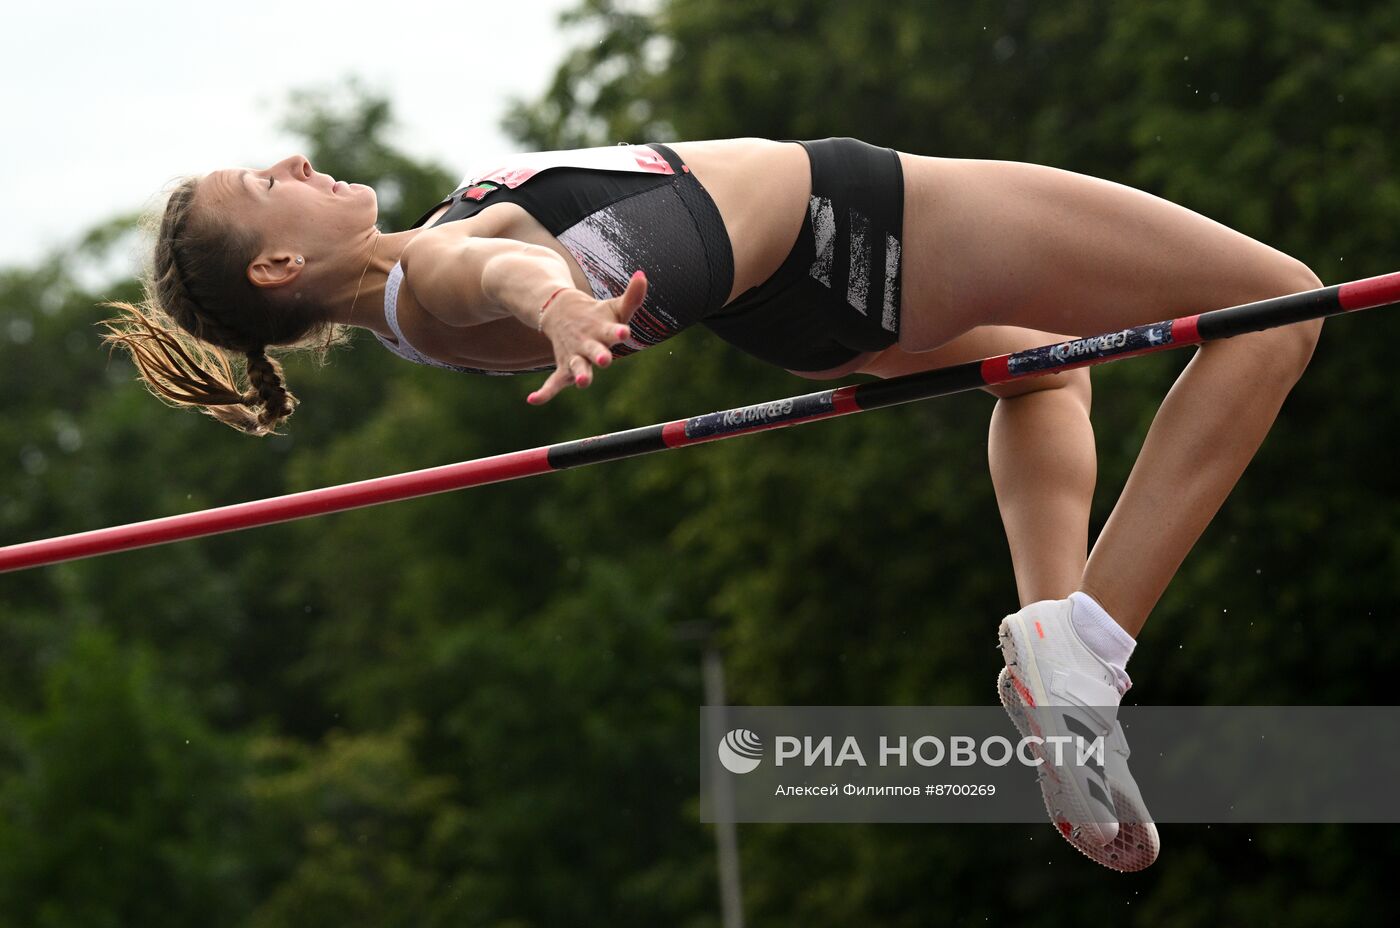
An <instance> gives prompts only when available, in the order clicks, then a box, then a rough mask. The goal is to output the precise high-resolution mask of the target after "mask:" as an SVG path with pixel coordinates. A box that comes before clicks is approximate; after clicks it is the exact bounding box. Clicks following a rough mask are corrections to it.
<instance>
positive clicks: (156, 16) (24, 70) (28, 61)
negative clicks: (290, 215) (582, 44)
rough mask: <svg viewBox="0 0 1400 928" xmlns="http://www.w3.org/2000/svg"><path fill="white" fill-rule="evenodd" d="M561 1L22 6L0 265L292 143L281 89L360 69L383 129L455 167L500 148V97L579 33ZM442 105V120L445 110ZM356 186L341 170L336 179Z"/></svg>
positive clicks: (7, 41)
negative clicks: (385, 100)
mask: <svg viewBox="0 0 1400 928" xmlns="http://www.w3.org/2000/svg"><path fill="white" fill-rule="evenodd" d="M576 5H577V0H508V2H505V3H491V4H477V3H472V2H470V0H466V2H463V0H458V2H449V0H393V2H384V3H377V4H373V5H370V4H361V3H352V2H345V0H278V2H268V0H239V2H228V3H202V2H199V0H127V2H123V3H106V2H93V3H76V2H71V0H33V2H21V3H15V4H11V5H10V6H9V7H7V10H8V12H7V13H6V14H5V23H4V26H3V28H0V100H3V101H4V104H5V110H6V114H5V115H6V118H7V119H8V124H7V125H6V131H5V133H4V137H5V138H4V144H3V145H0V203H3V204H4V209H5V221H4V223H3V224H0V266H7V265H15V264H24V263H27V262H30V261H32V260H34V259H35V258H37V257H38V256H39V255H40V254H42V253H43V252H45V251H46V250H47V249H48V248H50V247H54V246H58V245H60V244H62V243H64V242H67V241H70V240H72V239H73V238H75V237H77V236H78V235H80V234H81V233H82V232H83V231H84V230H86V229H87V228H89V227H90V226H92V225H94V224H95V223H97V222H98V221H100V220H103V219H106V218H108V217H110V216H112V215H114V214H116V213H119V212H122V211H126V210H130V209H137V208H141V207H143V206H146V205H149V203H150V202H151V201H152V199H153V197H154V196H155V195H156V194H157V193H158V192H159V191H160V190H161V189H162V188H163V187H164V186H165V185H166V183H167V182H169V181H170V180H171V179H173V178H174V177H176V176H178V175H182V174H194V173H204V172H206V171H210V170H213V169H215V168H219V167H226V166H233V165H242V166H253V167H260V166H264V165H266V164H268V163H271V162H273V161H276V160H278V159H280V158H283V157H285V156H287V155H288V154H291V153H292V152H294V151H298V150H301V148H302V147H303V146H301V145H300V143H299V142H298V141H297V140H296V139H295V138H293V137H292V136H290V135H288V134H286V133H283V132H279V131H277V128H276V125H277V123H278V122H279V121H280V118H281V117H282V116H283V115H284V114H285V113H286V108H287V105H288V102H287V101H288V91H290V90H293V89H300V88H305V87H319V86H325V85H332V84H334V83H336V82H340V81H344V79H345V78H346V77H347V76H349V75H358V76H359V77H360V78H362V80H363V82H364V83H365V84H366V85H367V86H368V87H370V88H372V89H376V90H381V91H383V92H385V93H387V94H388V96H389V98H390V99H391V101H392V102H393V109H394V114H395V116H396V117H397V119H398V122H399V124H400V125H399V130H398V134H397V135H396V136H394V137H393V138H392V141H393V142H394V143H395V144H396V145H398V146H399V147H400V148H402V149H403V150H405V151H406V152H408V153H409V154H410V155H412V156H414V157H417V158H433V159H436V160H439V161H441V162H442V163H443V164H445V165H446V166H447V167H448V168H450V169H452V170H454V171H455V170H457V169H459V168H460V169H461V170H465V169H466V162H467V161H468V160H469V159H470V160H472V161H475V160H476V157H477V156H484V157H488V158H489V157H491V156H493V155H496V154H507V153H509V152H510V151H513V150H515V148H516V147H517V146H513V145H512V144H511V143H510V142H509V140H508V139H507V138H506V136H505V135H504V134H503V133H502V132H501V130H500V128H499V125H500V121H501V116H502V115H503V113H504V110H505V107H506V104H507V102H508V101H509V99H510V98H511V97H512V96H516V97H523V98H527V99H528V98H533V97H535V96H537V95H538V94H539V93H541V92H542V91H543V90H544V88H545V86H546V85H547V83H548V81H549V78H550V77H551V76H552V74H553V71H554V68H555V67H556V65H557V64H558V63H559V61H560V60H562V57H563V55H564V53H565V51H566V50H567V49H568V48H569V47H571V46H572V45H573V44H574V43H576V42H578V41H581V40H582V39H581V36H580V35H579V34H578V33H576V32H575V33H565V32H563V31H561V30H560V28H559V27H558V25H557V21H558V15H559V13H560V12H562V11H563V10H566V9H570V8H572V7H574V6H576ZM454 113H455V115H453V114H454ZM346 179H347V180H354V178H346Z"/></svg>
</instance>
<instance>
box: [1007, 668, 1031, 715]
mask: <svg viewBox="0 0 1400 928" xmlns="http://www.w3.org/2000/svg"><path fill="white" fill-rule="evenodd" d="M1011 684H1012V685H1013V686H1015V687H1016V693H1017V694H1018V695H1019V696H1020V697H1021V701H1022V702H1024V703H1025V704H1026V705H1028V706H1030V707H1031V708H1032V709H1034V708H1035V697H1034V696H1032V695H1031V691H1030V690H1028V689H1026V684H1024V683H1022V682H1021V678H1020V677H1018V676H1016V675H1015V674H1014V673H1013V674H1012V675H1011Z"/></svg>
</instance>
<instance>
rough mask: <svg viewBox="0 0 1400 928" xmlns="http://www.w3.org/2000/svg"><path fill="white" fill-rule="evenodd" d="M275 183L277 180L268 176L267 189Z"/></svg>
mask: <svg viewBox="0 0 1400 928" xmlns="http://www.w3.org/2000/svg"><path fill="white" fill-rule="evenodd" d="M275 183H277V181H275V180H273V179H272V178H271V177H269V178H268V179H267V189H268V190H271V189H272V185H273V184H275Z"/></svg>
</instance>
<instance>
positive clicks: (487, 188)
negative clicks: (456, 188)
mask: <svg viewBox="0 0 1400 928" xmlns="http://www.w3.org/2000/svg"><path fill="white" fill-rule="evenodd" d="M495 189H497V187H496V185H495V184H477V185H476V186H474V187H472V188H470V189H468V190H466V191H465V192H463V194H462V199H464V200H481V199H484V198H485V197H486V195H487V194H488V193H490V192H491V191H492V190H495Z"/></svg>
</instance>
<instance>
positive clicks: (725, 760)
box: [719, 728, 763, 773]
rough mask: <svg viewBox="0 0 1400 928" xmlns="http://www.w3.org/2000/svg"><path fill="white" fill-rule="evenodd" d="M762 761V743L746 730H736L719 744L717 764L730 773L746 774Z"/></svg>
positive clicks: (756, 736)
mask: <svg viewBox="0 0 1400 928" xmlns="http://www.w3.org/2000/svg"><path fill="white" fill-rule="evenodd" d="M762 760H763V741H762V739H760V738H759V737H758V735H755V734H754V733H753V732H751V731H749V730H748V729H747V728H736V729H734V730H733V731H731V732H730V733H729V734H727V735H725V736H724V738H723V739H721V740H720V743H719V762H720V763H721V764H724V769H725V770H728V771H729V772H730V773H748V772H749V771H751V770H753V769H754V768H755V767H757V766H758V764H759V762H760V761H762Z"/></svg>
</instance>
